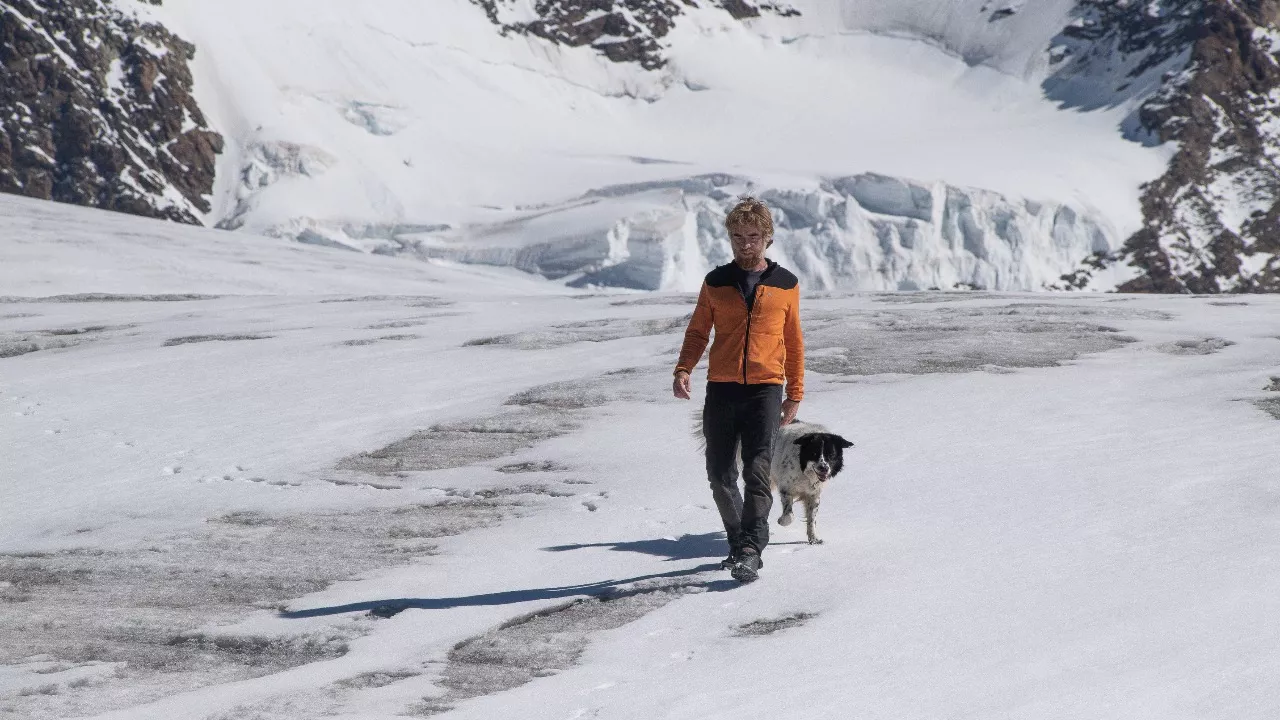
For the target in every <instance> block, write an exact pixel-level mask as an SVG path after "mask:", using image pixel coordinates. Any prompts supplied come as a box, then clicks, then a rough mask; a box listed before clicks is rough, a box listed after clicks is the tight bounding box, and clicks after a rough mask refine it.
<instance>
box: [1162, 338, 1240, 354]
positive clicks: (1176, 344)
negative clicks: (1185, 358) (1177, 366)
mask: <svg viewBox="0 0 1280 720" xmlns="http://www.w3.org/2000/svg"><path fill="white" fill-rule="evenodd" d="M1232 345H1235V343H1234V342H1231V341H1230V340H1223V339H1222V338H1216V337H1207V338H1196V339H1192V340H1175V341H1173V342H1171V343H1164V344H1162V345H1157V346H1155V350H1157V351H1159V352H1162V353H1166V354H1169V355H1212V354H1213V353H1216V352H1218V351H1220V350H1223V349H1225V348H1228V347H1231V346H1232Z"/></svg>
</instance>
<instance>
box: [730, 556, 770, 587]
mask: <svg viewBox="0 0 1280 720" xmlns="http://www.w3.org/2000/svg"><path fill="white" fill-rule="evenodd" d="M762 567H764V563H762V562H760V555H759V553H757V552H756V551H755V550H752V549H750V548H747V549H745V550H743V551H742V554H740V555H738V560H737V562H735V563H734V564H733V568H731V569H730V570H729V574H730V575H732V576H733V579H734V580H737V581H738V582H740V583H743V584H744V585H745V584H746V583H749V582H752V581H754V580H756V579H757V578H759V577H760V572H759V571H760V568H762Z"/></svg>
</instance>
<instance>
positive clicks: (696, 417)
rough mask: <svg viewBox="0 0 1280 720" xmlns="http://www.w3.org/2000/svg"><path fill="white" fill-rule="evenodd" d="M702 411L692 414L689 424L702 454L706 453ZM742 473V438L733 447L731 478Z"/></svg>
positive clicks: (705, 434) (705, 433)
mask: <svg viewBox="0 0 1280 720" xmlns="http://www.w3.org/2000/svg"><path fill="white" fill-rule="evenodd" d="M702 422H703V420H702V411H701V410H698V411H695V412H694V414H693V422H692V423H691V424H690V428H689V429H690V430H691V431H692V434H693V437H694V438H696V439H697V441H698V450H699V451H701V452H703V453H704V454H705V453H706V452H707V429H706V427H705V426H704V425H703V424H702ZM741 472H742V438H738V442H737V444H736V445H734V446H733V476H734V477H737V476H738V474H739V473H741Z"/></svg>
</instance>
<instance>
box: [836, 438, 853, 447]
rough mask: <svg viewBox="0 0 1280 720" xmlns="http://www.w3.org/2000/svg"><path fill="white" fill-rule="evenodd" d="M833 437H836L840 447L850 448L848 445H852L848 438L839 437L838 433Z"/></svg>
mask: <svg viewBox="0 0 1280 720" xmlns="http://www.w3.org/2000/svg"><path fill="white" fill-rule="evenodd" d="M833 437H834V438H835V439H836V442H837V443H838V444H839V445H840V447H842V448H850V447H853V443H851V442H849V441H848V440H845V439H844V438H842V437H840V436H839V435H834V436H833Z"/></svg>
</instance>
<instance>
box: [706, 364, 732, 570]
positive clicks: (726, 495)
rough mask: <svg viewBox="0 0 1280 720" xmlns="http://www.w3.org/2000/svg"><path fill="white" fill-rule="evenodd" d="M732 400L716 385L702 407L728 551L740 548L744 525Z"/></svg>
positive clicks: (712, 478) (713, 492)
mask: <svg viewBox="0 0 1280 720" xmlns="http://www.w3.org/2000/svg"><path fill="white" fill-rule="evenodd" d="M735 414H736V413H735V412H734V403H733V398H730V397H725V393H724V392H721V391H718V390H717V389H716V388H715V387H714V386H710V387H708V388H707V400H706V404H705V405H703V407H702V434H703V437H705V438H706V440H707V479H708V480H709V481H710V482H711V497H712V498H713V499H714V500H715V503H716V509H717V510H719V511H720V520H721V522H723V523H724V534H725V536H726V537H727V538H728V540H729V549H730V550H731V551H733V550H736V549H737V548H738V546H739V542H740V541H739V535H740V534H741V526H742V493H741V492H739V491H738V458H737V457H736V456H737V451H738V434H737V432H736V428H735V422H734V416H735Z"/></svg>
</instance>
